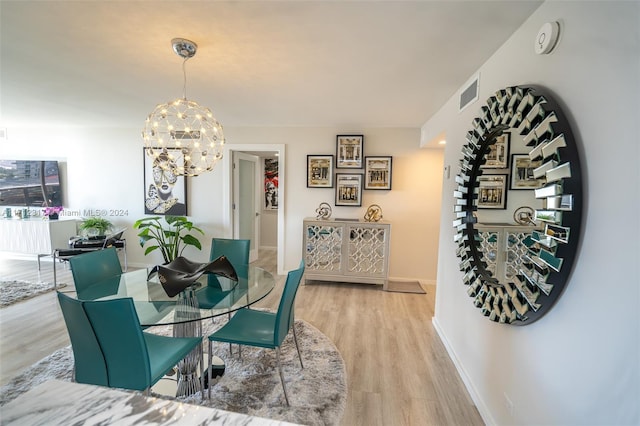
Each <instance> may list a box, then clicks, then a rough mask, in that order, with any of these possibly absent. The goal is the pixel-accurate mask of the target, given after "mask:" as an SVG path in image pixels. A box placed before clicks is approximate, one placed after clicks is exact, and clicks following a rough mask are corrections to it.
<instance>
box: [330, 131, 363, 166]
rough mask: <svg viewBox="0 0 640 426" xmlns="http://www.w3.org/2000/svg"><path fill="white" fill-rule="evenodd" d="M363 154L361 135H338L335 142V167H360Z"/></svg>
mask: <svg viewBox="0 0 640 426" xmlns="http://www.w3.org/2000/svg"><path fill="white" fill-rule="evenodd" d="M363 155H364V136H363V135H338V136H337V142H336V168H338V169H361V168H362V156H363Z"/></svg>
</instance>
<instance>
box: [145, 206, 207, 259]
mask: <svg viewBox="0 0 640 426" xmlns="http://www.w3.org/2000/svg"><path fill="white" fill-rule="evenodd" d="M162 217H164V221H165V222H166V225H167V227H164V226H163V224H162V223H161V222H160V219H161V218H162ZM162 217H161V216H153V217H146V218H144V219H139V220H137V221H136V222H135V223H134V224H133V227H134V228H135V229H139V230H140V232H139V233H138V237H140V247H144V246H145V244H146V243H147V242H149V241H151V242H152V245H150V246H149V247H147V248H146V250H145V251H144V254H145V256H146V255H147V254H149V253H151V252H152V251H154V250H160V252H161V253H162V257H163V259H164V262H165V263H169V262H171V261H172V260H174V259H175V258H176V257H178V256H181V255H182V252H183V251H184V249H185V248H186V247H187V246H193V247H196V248H197V249H198V250H202V244H200V240H198V238H196V237H195V236H193V235H192V234H190V232H191V231H197V232H199V233H200V234H202V235H204V231H202V229H200V228H198V227H197V226H194V225H193V223H192V222H191V221H189V220H187V218H186V217H184V216H162Z"/></svg>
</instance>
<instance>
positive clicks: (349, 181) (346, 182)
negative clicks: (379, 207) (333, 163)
mask: <svg viewBox="0 0 640 426" xmlns="http://www.w3.org/2000/svg"><path fill="white" fill-rule="evenodd" d="M336 206H347V207H360V206H362V175H361V174H356V173H336Z"/></svg>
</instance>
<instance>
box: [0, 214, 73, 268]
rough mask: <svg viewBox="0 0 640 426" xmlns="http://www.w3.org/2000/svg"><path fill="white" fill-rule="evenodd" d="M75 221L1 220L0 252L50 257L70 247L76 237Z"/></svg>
mask: <svg viewBox="0 0 640 426" xmlns="http://www.w3.org/2000/svg"><path fill="white" fill-rule="evenodd" d="M76 234H77V230H76V221H75V220H43V219H41V218H33V219H2V220H0V235H2V238H0V251H7V252H13V253H24V254H33V255H36V256H38V266H39V263H40V257H41V256H50V255H51V254H53V250H54V249H56V248H60V247H67V246H68V245H69V238H70V237H72V236H74V235H76Z"/></svg>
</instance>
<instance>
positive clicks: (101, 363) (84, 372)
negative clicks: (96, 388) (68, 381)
mask: <svg viewBox="0 0 640 426" xmlns="http://www.w3.org/2000/svg"><path fill="white" fill-rule="evenodd" d="M58 302H59V303H60V309H61V310H62V316H63V318H64V322H65V324H66V326H67V332H68V333H69V340H71V349H72V351H73V359H74V377H75V381H76V382H78V383H87V384H91V385H100V386H109V379H108V376H107V364H106V363H105V360H104V356H103V355H102V349H100V343H98V339H97V338H96V336H95V334H94V332H93V328H92V327H91V323H90V322H89V318H87V314H86V313H85V311H84V307H83V306H82V303H83V302H81V301H79V300H76V299H74V298H72V297H69V296H67V295H66V294H63V293H60V292H58Z"/></svg>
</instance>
